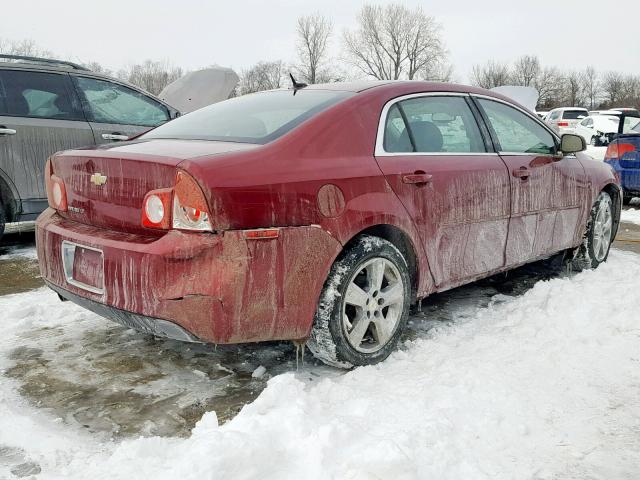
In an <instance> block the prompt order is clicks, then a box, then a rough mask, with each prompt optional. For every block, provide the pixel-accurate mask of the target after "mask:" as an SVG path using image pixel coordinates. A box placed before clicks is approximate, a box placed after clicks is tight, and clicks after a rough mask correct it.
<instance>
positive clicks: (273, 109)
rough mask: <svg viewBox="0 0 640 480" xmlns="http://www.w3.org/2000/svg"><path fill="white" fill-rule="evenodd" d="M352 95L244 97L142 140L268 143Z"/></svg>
mask: <svg viewBox="0 0 640 480" xmlns="http://www.w3.org/2000/svg"><path fill="white" fill-rule="evenodd" d="M352 95H353V93H352V92H344V91H330V90H313V89H308V90H307V89H304V90H298V91H296V92H294V91H291V90H273V91H269V92H260V93H253V94H249V95H243V96H241V97H236V98H232V99H229V100H225V101H223V102H219V103H214V104H213V105H209V106H207V107H204V108H201V109H199V110H196V111H195V112H191V113H189V114H187V115H183V116H182V117H179V118H176V119H175V120H173V121H172V122H169V123H167V124H166V125H162V126H161V127H158V128H156V129H154V130H152V131H150V132H148V133H146V134H145V135H143V137H141V138H169V139H185V140H213V141H222V142H240V143H257V144H265V143H268V142H270V141H273V140H275V139H276V138H279V137H281V136H282V135H284V134H285V133H287V132H289V131H290V130H292V129H293V128H295V127H297V126H298V125H300V124H301V123H302V122H304V121H305V120H307V119H309V118H311V117H313V116H314V115H316V114H317V113H319V112H321V111H323V110H325V109H327V108H329V107H330V106H332V105H334V104H336V103H338V102H339V101H341V100H343V99H346V98H348V97H350V96H352Z"/></svg>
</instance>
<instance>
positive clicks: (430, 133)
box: [37, 82, 621, 366]
mask: <svg viewBox="0 0 640 480" xmlns="http://www.w3.org/2000/svg"><path fill="white" fill-rule="evenodd" d="M584 148H585V146H584V140H583V139H582V138H581V137H577V136H575V135H564V136H563V137H562V138H559V137H558V136H557V135H556V134H555V133H554V132H553V131H551V130H550V129H549V128H548V127H547V126H546V125H545V124H544V123H542V122H541V121H540V120H539V119H538V118H537V117H536V115H535V114H534V113H532V112H529V111H527V110H525V109H524V108H522V107H521V106H519V105H517V104H516V103H514V102H513V101H511V100H509V99H507V98H505V97H502V96H500V95H498V94H495V93H492V92H489V91H486V90H482V89H476V88H472V87H466V86H460V85H453V84H437V83H425V82H375V83H373V82H367V83H355V84H346V83H343V84H339V83H338V84H331V85H316V86H309V87H306V88H296V89H290V90H277V91H270V92H263V93H258V94H253V95H247V96H243V97H239V98H234V99H232V100H227V101H225V102H222V103H218V104H215V105H211V106H209V107H206V108H203V109H201V110H198V111H195V112H193V113H191V114H188V115H185V116H183V117H181V118H178V119H176V120H173V121H172V122H169V123H167V124H165V125H163V126H160V127H158V128H156V129H154V130H152V131H150V132H148V133H146V134H144V135H142V136H140V137H138V138H136V139H134V140H132V141H129V142H125V143H120V144H112V145H110V146H103V147H92V148H88V149H79V150H71V151H66V152H62V153H59V154H56V155H54V156H53V157H51V159H50V160H49V162H48V165H47V169H46V174H47V185H48V192H49V203H50V208H49V209H48V210H47V211H46V212H44V213H43V214H42V215H41V216H40V218H39V219H38V222H37V243H38V257H39V260H40V268H41V270H42V277H43V278H44V279H45V280H46V282H47V284H48V285H49V286H50V287H51V288H52V289H53V290H55V291H56V292H57V293H58V294H59V295H60V297H62V298H63V299H69V300H71V301H73V302H76V303H78V304H80V305H82V306H84V307H86V308H87V309H89V310H92V311H94V312H96V313H98V314H100V315H103V316H104V317H107V318H110V319H112V320H115V321H117V322H120V323H122V324H124V325H126V326H128V327H132V328H135V329H138V330H142V331H145V332H149V333H152V334H154V335H160V336H166V337H170V338H177V339H181V340H188V341H197V342H213V343H240V342H257V341H264V340H285V339H290V340H300V341H307V346H309V348H310V349H311V351H312V352H313V353H314V354H315V355H316V356H317V357H319V358H321V359H322V360H324V361H325V362H327V363H330V364H334V365H342V366H350V365H364V364H371V363H375V362H378V361H380V360H382V359H384V358H386V357H387V356H388V355H389V353H390V352H391V351H392V349H393V348H394V346H395V344H396V343H397V341H398V338H399V337H400V335H401V334H402V331H403V329H404V328H405V325H406V322H407V317H408V313H409V307H410V305H411V304H412V303H414V302H416V301H417V300H418V299H421V298H424V297H426V296H428V295H430V294H431V293H433V292H438V291H443V290H447V289H450V288H452V287H455V286H458V285H461V284H464V283H468V282H472V281H474V280H477V279H479V278H482V277H487V276H489V275H493V274H495V273H497V272H502V271H505V270H509V269H512V268H514V267H517V266H519V265H523V264H525V263H528V262H532V261H535V260H539V259H544V258H548V257H551V256H553V255H555V254H558V253H562V254H564V256H565V258H566V259H567V260H568V261H570V262H571V263H572V264H574V265H579V266H584V267H596V266H598V264H599V263H601V262H603V261H605V260H606V258H607V255H608V252H609V246H610V243H611V240H612V238H613V237H614V235H615V232H616V230H617V226H618V222H619V216H620V205H621V194H620V191H621V190H620V185H619V183H618V180H617V179H616V178H615V176H614V174H613V171H612V170H611V168H610V167H609V166H608V165H606V164H604V163H601V162H594V161H592V160H590V159H588V157H586V156H584V155H583V154H581V153H579V152H580V151H581V150H583V149H584Z"/></svg>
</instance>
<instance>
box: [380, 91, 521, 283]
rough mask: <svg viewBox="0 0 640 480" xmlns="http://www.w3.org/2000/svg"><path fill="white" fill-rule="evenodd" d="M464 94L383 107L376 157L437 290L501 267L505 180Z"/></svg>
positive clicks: (407, 99)
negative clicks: (416, 237)
mask: <svg viewBox="0 0 640 480" xmlns="http://www.w3.org/2000/svg"><path fill="white" fill-rule="evenodd" d="M472 108H474V107H472V105H471V104H470V102H469V97H468V95H466V94H423V95H409V96H407V97H401V98H400V99H396V100H394V101H392V102H390V103H388V104H387V105H386V106H385V108H384V110H383V114H382V115H383V117H382V120H381V124H380V128H379V131H378V139H377V144H376V159H377V162H378V164H379V165H380V168H381V169H382V171H383V173H384V175H385V177H386V178H387V181H388V182H389V184H390V185H391V187H392V188H393V190H394V191H395V193H396V194H397V195H398V197H399V198H400V200H401V201H402V202H403V204H404V206H405V208H406V209H407V211H408V213H409V214H410V215H411V217H412V218H413V219H414V222H415V224H416V226H417V228H418V230H419V232H420V235H421V238H422V242H423V245H424V248H425V251H426V253H427V257H428V259H429V263H430V267H431V270H432V274H433V277H434V280H435V282H436V286H437V288H438V289H440V290H442V289H445V288H449V287H452V286H455V285H458V284H460V283H463V282H464V281H465V280H468V279H470V278H474V277H477V276H481V275H484V274H486V273H487V272H490V271H493V270H496V269H499V268H501V267H502V266H503V265H504V249H505V245H506V241H507V229H508V222H509V202H510V199H509V177H508V173H507V169H506V167H505V165H504V163H503V162H502V160H501V159H500V157H499V156H498V155H497V154H496V153H493V152H490V151H488V148H487V145H486V143H485V138H484V137H483V135H482V134H481V127H480V126H479V124H478V123H477V121H476V118H475V116H474V114H473V113H472Z"/></svg>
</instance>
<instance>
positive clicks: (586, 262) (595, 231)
mask: <svg viewBox="0 0 640 480" xmlns="http://www.w3.org/2000/svg"><path fill="white" fill-rule="evenodd" d="M613 212H614V210H613V202H612V201H611V196H610V195H609V194H608V193H607V192H600V194H599V195H598V198H596V201H595V203H594V204H593V207H592V208H591V213H590V215H589V219H588V220H587V229H586V231H585V234H584V240H583V242H582V245H580V247H578V249H577V251H576V252H575V255H574V257H573V259H572V262H571V263H572V266H573V267H574V269H576V270H583V269H588V268H597V267H598V265H600V264H601V263H603V262H606V261H607V257H608V256H609V250H610V249H611V243H612V241H613V238H612V237H613Z"/></svg>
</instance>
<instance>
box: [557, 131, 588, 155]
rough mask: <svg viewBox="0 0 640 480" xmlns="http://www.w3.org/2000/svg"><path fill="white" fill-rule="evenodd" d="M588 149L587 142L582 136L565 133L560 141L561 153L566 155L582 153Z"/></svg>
mask: <svg viewBox="0 0 640 480" xmlns="http://www.w3.org/2000/svg"><path fill="white" fill-rule="evenodd" d="M586 149H587V142H585V140H584V138H583V137H581V136H580V135H574V134H572V133H565V134H564V135H562V138H561V139H560V151H562V153H563V154H564V155H570V154H572V153H577V152H582V151H584V150H586Z"/></svg>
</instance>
